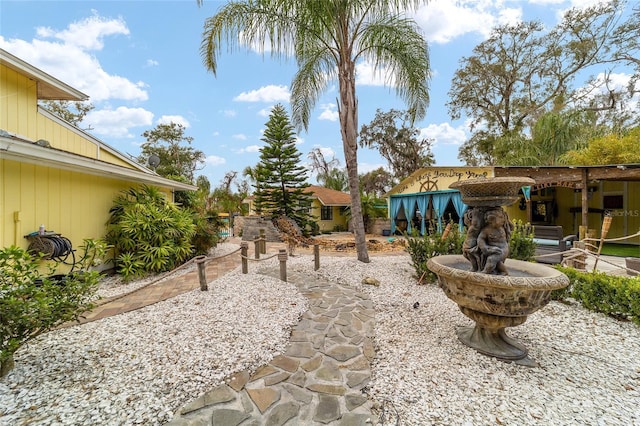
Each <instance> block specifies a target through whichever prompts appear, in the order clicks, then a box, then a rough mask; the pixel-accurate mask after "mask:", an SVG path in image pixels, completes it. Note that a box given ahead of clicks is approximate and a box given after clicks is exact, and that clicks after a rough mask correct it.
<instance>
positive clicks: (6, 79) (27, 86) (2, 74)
mask: <svg viewBox="0 0 640 426" xmlns="http://www.w3.org/2000/svg"><path fill="white" fill-rule="evenodd" d="M36 98H37V87H36V82H35V81H33V80H30V79H28V78H26V77H25V76H23V75H20V74H18V73H17V72H15V71H13V70H11V69H9V68H7V67H6V66H4V65H0V129H4V130H7V131H10V132H14V133H18V134H20V135H22V136H26V137H27V138H29V139H32V140H37V138H35V136H36V117H35V111H36V109H37V101H36Z"/></svg>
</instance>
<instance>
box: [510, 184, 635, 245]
mask: <svg viewBox="0 0 640 426" xmlns="http://www.w3.org/2000/svg"><path fill="white" fill-rule="evenodd" d="M591 188H592V189H594V190H595V191H593V192H592V193H591V195H590V198H589V209H592V210H594V211H592V212H590V213H589V214H588V220H589V229H591V230H592V231H591V232H593V235H595V237H596V238H599V237H600V233H601V230H602V218H603V214H604V210H605V209H604V204H603V198H604V196H605V195H622V196H623V202H624V205H623V207H622V208H621V209H613V210H609V211H608V213H609V214H610V215H611V216H612V217H613V220H612V222H611V227H610V228H609V233H608V234H607V239H610V238H621V237H625V236H629V235H633V234H635V233H637V232H638V231H640V197H636V196H635V194H638V193H640V182H615V181H607V182H600V183H599V184H597V185H594V186H591ZM548 191H549V190H548ZM551 191H553V193H549V194H548V195H544V196H540V195H535V194H534V195H532V199H533V200H539V201H545V200H546V201H551V200H553V201H554V202H555V203H556V206H557V208H556V213H557V214H556V215H555V216H554V218H553V223H554V224H555V225H561V226H562V227H563V229H564V233H565V235H572V234H573V235H579V231H580V225H582V213H581V212H580V211H578V212H576V213H573V212H571V209H572V208H577V209H580V208H581V206H582V194H581V193H580V191H575V190H573V189H571V188H562V187H556V188H553V189H551ZM507 212H508V213H509V217H510V218H511V219H521V220H522V221H524V222H526V221H527V211H526V210H525V211H522V210H519V209H518V203H516V204H514V205H512V206H509V207H508V208H507ZM620 243H627V244H639V243H640V239H639V238H638V237H636V238H635V239H627V240H624V241H620Z"/></svg>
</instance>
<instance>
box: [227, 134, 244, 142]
mask: <svg viewBox="0 0 640 426" xmlns="http://www.w3.org/2000/svg"><path fill="white" fill-rule="evenodd" d="M231 137H232V138H234V139H238V140H241V141H246V140H247V135H245V134H243V133H236V134H235V135H233V136H231Z"/></svg>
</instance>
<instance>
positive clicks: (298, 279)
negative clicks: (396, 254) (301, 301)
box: [168, 269, 374, 426]
mask: <svg viewBox="0 0 640 426" xmlns="http://www.w3.org/2000/svg"><path fill="white" fill-rule="evenodd" d="M268 275H270V276H273V277H275V278H279V270H277V269H273V270H270V271H269V272H268ZM287 279H288V281H289V282H291V283H294V284H296V285H297V286H298V288H299V290H300V292H301V293H302V294H303V295H304V296H305V297H307V298H308V299H309V305H310V308H309V310H308V311H307V312H306V313H305V314H304V315H303V316H302V319H301V320H300V323H299V324H298V325H297V326H296V327H295V328H294V329H293V330H292V333H291V342H290V344H289V347H288V349H287V351H286V352H285V353H284V354H282V355H279V356H277V357H276V358H274V359H273V360H272V361H271V362H270V363H269V364H267V365H264V366H262V367H260V368H259V369H258V370H257V371H256V372H255V373H253V375H251V374H250V372H248V371H242V372H239V373H236V374H234V375H233V376H231V377H229V378H228V379H227V380H226V383H225V384H222V385H220V386H218V387H216V388H214V389H212V390H211V391H209V392H207V393H205V394H204V395H201V396H200V397H199V398H198V399H196V400H195V401H193V402H191V403H189V404H187V405H186V406H184V407H183V408H182V409H180V410H179V412H178V414H177V415H176V416H175V417H174V419H173V420H172V421H171V422H170V423H168V424H169V425H172V426H177V425H180V426H186V425H212V426H213V425H216V426H217V425H224V426H235V425H255V426H258V425H268V426H278V425H284V424H288V425H341V426H351V425H354V426H355V425H371V424H372V422H371V420H372V419H371V407H370V402H369V401H368V399H367V396H366V395H365V394H364V393H363V388H364V387H365V386H366V385H367V383H368V382H369V380H370V377H371V369H370V363H371V361H372V359H373V356H374V347H373V341H372V339H373V336H374V309H373V304H372V302H371V300H370V299H369V298H368V297H367V296H366V295H364V294H362V293H359V292H357V291H355V290H353V289H351V288H348V287H344V286H341V285H339V284H337V283H332V282H327V281H323V280H317V279H314V278H310V277H308V276H306V275H302V274H299V273H296V272H292V271H289V272H288V277H287Z"/></svg>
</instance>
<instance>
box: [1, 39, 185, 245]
mask: <svg viewBox="0 0 640 426" xmlns="http://www.w3.org/2000/svg"><path fill="white" fill-rule="evenodd" d="M86 99H88V97H87V95H85V94H84V93H82V92H80V91H78V90H76V89H74V88H72V87H70V86H68V85H67V84H65V83H63V82H62V81H60V80H58V79H56V78H55V77H52V76H50V75H49V74H47V73H45V72H43V71H41V70H40V69H38V68H36V67H34V66H32V65H30V64H28V63H26V62H24V61H23V60H21V59H19V58H17V57H16V56H13V55H11V54H10V53H8V52H6V51H5V50H2V49H0V213H1V216H0V244H2V247H8V246H11V245H15V246H18V247H23V248H26V247H27V246H28V241H27V239H25V238H24V236H25V235H27V234H30V233H32V232H34V231H38V229H39V227H40V225H44V226H45V228H46V230H47V231H55V232H57V233H60V234H61V235H63V236H65V237H66V238H68V239H69V240H70V241H71V243H72V244H73V246H74V247H77V246H79V245H81V244H82V242H83V239H86V238H92V239H97V238H100V237H103V236H104V235H105V233H106V228H105V224H106V222H107V219H108V217H109V209H110V208H111V206H112V201H113V199H114V198H115V196H116V195H117V194H118V193H119V192H120V191H122V190H126V189H129V188H131V187H136V186H139V185H142V184H146V185H152V186H155V187H158V188H160V189H161V190H162V191H163V192H165V193H166V194H167V195H168V197H169V199H170V200H172V199H173V198H172V197H173V192H174V191H184V190H196V189H197V187H195V186H193V185H187V184H183V183H180V182H175V181H173V180H170V179H166V178H163V177H161V176H158V175H157V174H156V173H155V172H153V171H152V170H150V169H147V168H145V167H143V166H141V165H139V164H137V163H135V162H134V161H132V160H131V159H129V157H127V156H126V155H124V154H122V153H120V152H118V151H117V150H115V149H114V148H112V147H110V146H108V145H107V144H105V143H104V142H102V141H100V140H98V139H96V138H95V137H93V136H91V135H90V134H89V133H87V132H84V131H82V130H80V129H78V128H77V127H75V126H73V125H71V124H69V123H67V122H66V121H64V120H62V119H60V118H58V117H57V116H55V115H53V114H52V113H50V112H49V111H47V110H46V109H44V108H42V107H41V106H39V105H38V100H69V101H84V100H86Z"/></svg>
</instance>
